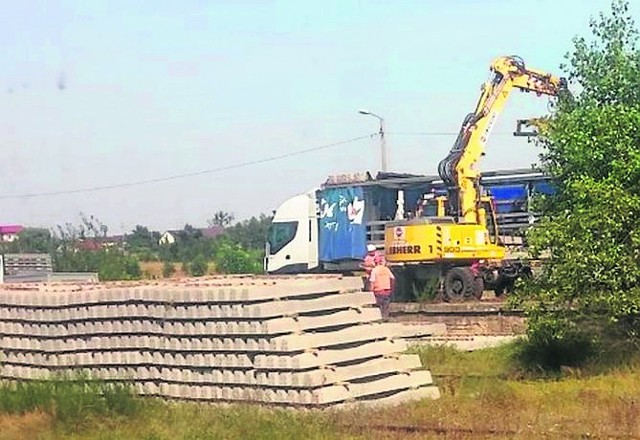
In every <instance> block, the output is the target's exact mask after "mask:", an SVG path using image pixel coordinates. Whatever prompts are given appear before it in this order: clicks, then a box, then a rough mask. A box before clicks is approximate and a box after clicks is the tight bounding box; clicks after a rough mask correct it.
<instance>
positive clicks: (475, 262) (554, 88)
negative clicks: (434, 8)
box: [385, 56, 567, 301]
mask: <svg viewBox="0 0 640 440" xmlns="http://www.w3.org/2000/svg"><path fill="white" fill-rule="evenodd" d="M490 70H491V76H490V79H489V80H488V81H487V82H486V83H484V84H483V86H482V92H481V95H480V99H479V101H478V104H477V105H476V108H475V111H474V112H473V113H469V114H468V115H467V117H466V118H465V119H464V122H463V123H462V127H461V129H460V132H459V134H458V137H457V139H456V142H455V144H454V146H453V148H452V149H451V151H450V152H449V154H448V155H447V157H446V158H444V159H443V160H442V161H441V162H440V164H439V165H438V173H439V175H440V178H441V179H442V180H443V182H444V183H445V185H446V187H447V196H439V197H436V196H435V194H427V195H425V197H424V202H423V204H422V206H421V208H420V209H419V211H418V212H416V213H415V216H414V217H413V218H412V219H409V220H399V221H394V222H389V223H387V224H386V225H385V258H386V260H387V261H388V262H389V264H390V266H392V269H393V270H394V272H396V276H397V278H399V279H398V282H399V287H400V286H403V287H404V288H410V289H411V288H412V289H414V290H415V289H416V288H417V287H416V286H420V285H421V286H423V287H424V286H425V284H426V285H431V286H437V287H436V288H437V289H438V290H440V291H441V292H442V294H443V296H444V299H445V300H447V301H460V300H464V299H467V298H473V297H475V298H478V299H479V298H480V297H481V296H482V293H483V291H484V289H485V287H488V286H493V285H495V284H496V282H497V281H498V280H499V279H500V276H501V273H500V271H501V262H502V261H503V259H504V258H505V252H506V249H505V246H504V245H503V244H502V243H501V242H500V240H499V235H498V227H497V222H496V214H495V210H494V205H493V202H492V199H491V197H489V196H486V195H483V193H482V189H481V187H480V175H481V173H480V171H479V170H477V169H476V165H477V163H478V161H479V160H480V158H481V157H482V156H483V155H484V149H485V144H486V142H487V139H488V137H489V134H490V133H491V129H492V128H493V126H494V124H495V122H496V119H497V117H498V114H499V113H500V112H501V111H502V109H503V108H504V106H505V104H506V102H507V99H508V98H509V95H510V93H511V92H512V91H513V90H514V89H520V90H522V91H525V92H534V93H536V95H538V96H540V95H547V96H552V97H555V96H558V95H559V94H560V93H562V92H563V91H564V90H566V89H567V81H566V79H564V78H560V77H556V76H553V75H551V74H548V73H545V72H542V71H540V70H536V69H531V68H529V67H527V66H525V63H524V61H523V60H522V59H521V58H520V57H517V56H506V57H500V58H497V59H495V60H494V61H493V63H492V64H491V69H490ZM434 280H435V282H434Z"/></svg>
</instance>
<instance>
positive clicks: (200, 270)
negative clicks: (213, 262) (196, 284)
mask: <svg viewBox="0 0 640 440" xmlns="http://www.w3.org/2000/svg"><path fill="white" fill-rule="evenodd" d="M208 268H209V265H208V262H207V259H206V258H205V257H204V256H202V255H198V256H197V257H196V258H195V259H194V260H193V261H192V262H191V264H190V265H189V270H190V272H191V275H193V276H194V277H201V276H203V275H206V274H207V269H208Z"/></svg>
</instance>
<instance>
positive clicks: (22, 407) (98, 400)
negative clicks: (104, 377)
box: [0, 376, 140, 426]
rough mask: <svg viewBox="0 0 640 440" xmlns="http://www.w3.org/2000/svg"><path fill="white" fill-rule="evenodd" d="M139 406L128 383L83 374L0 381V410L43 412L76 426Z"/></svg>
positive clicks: (133, 411)
mask: <svg viewBox="0 0 640 440" xmlns="http://www.w3.org/2000/svg"><path fill="white" fill-rule="evenodd" d="M139 407H140V402H139V399H137V398H136V397H135V396H134V393H133V391H132V390H131V387H130V386H129V385H128V384H124V383H108V382H104V381H99V380H92V379H89V378H88V377H86V376H79V377H74V378H68V377H59V378H55V379H52V380H46V381H28V382H4V383H0V413H5V414H24V413H28V412H34V411H38V412H44V413H48V414H50V415H51V416H53V418H54V420H56V421H57V422H60V423H62V424H63V425H69V426H78V425H81V424H83V423H85V422H86V421H87V420H89V419H90V418H91V417H96V416H98V417H119V416H134V415H135V414H136V413H137V412H138V410H139Z"/></svg>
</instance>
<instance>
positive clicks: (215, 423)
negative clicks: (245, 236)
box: [0, 347, 640, 440]
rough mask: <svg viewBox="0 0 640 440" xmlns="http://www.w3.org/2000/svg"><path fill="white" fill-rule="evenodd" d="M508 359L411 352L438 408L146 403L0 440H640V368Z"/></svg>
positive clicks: (21, 423)
mask: <svg viewBox="0 0 640 440" xmlns="http://www.w3.org/2000/svg"><path fill="white" fill-rule="evenodd" d="M512 350H513V348H511V347H503V348H498V349H488V350H481V351H478V352H473V353H460V352H456V351H455V350H451V349H439V348H435V349H433V348H432V349H425V350H419V352H420V354H421V356H422V358H423V360H424V363H425V365H427V366H428V367H429V368H430V369H431V370H432V373H433V374H434V376H435V380H436V382H437V383H438V385H440V388H441V392H442V398H441V399H439V400H437V401H428V400H427V401H421V402H415V403H412V404H406V405H402V406H398V407H395V408H387V409H379V410H371V409H354V410H350V411H344V412H333V411H319V412H309V411H285V410H272V409H266V408H256V407H245V406H227V407H219V406H209V405H194V404H172V403H161V402H155V401H146V403H144V404H143V405H142V408H141V410H140V411H139V412H138V414H137V415H135V416H122V417H118V418H115V419H109V418H104V417H93V418H91V419H90V420H89V421H88V422H87V423H86V424H84V425H82V428H81V429H80V430H78V431H70V430H69V428H68V426H66V425H64V424H63V425H60V424H58V423H57V422H56V420H55V418H53V417H51V416H47V415H45V414H41V413H33V414H27V415H21V416H17V415H16V416H4V417H0V440H4V439H14V438H15V439H23V438H24V439H26V438H40V439H44V440H53V439H78V440H80V439H82V440H88V439H110V440H111V439H115V440H117V439H146V440H164V439H167V440H181V439H185V440H186V439H189V440H191V439H216V438H224V439H256V438H257V439H327V438H353V439H356V438H362V439H395V438H406V439H423V438H447V439H463V438H531V439H539V438H558V439H564V438H640V374H639V373H640V367H637V366H631V367H625V368H622V367H621V368H618V369H616V370H615V371H609V372H608V373H606V374H598V375H586V373H585V372H582V371H580V370H567V371H565V372H564V373H563V374H562V375H561V376H559V377H555V378H547V379H537V380H536V379H531V378H526V377H523V376H522V375H521V374H520V373H518V371H517V369H515V368H514V367H513V365H512V364H511V363H510V362H509V360H508V359H509V358H510V354H511V351H512ZM65 426H66V427H65Z"/></svg>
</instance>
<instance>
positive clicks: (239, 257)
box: [215, 242, 262, 274]
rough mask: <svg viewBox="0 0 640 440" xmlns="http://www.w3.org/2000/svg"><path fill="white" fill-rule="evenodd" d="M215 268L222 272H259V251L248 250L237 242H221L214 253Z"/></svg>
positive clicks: (260, 265)
mask: <svg viewBox="0 0 640 440" xmlns="http://www.w3.org/2000/svg"><path fill="white" fill-rule="evenodd" d="M215 262H216V268H217V269H218V270H219V271H220V272H222V273H228V274H242V273H261V272H262V263H261V260H260V256H259V253H256V251H253V252H252V251H250V250H249V251H248V250H245V249H243V248H242V246H241V245H239V244H234V243H230V242H223V243H222V244H221V245H220V247H219V248H218V251H217V253H216V258H215Z"/></svg>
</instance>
